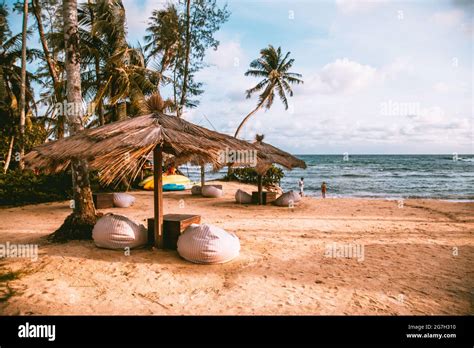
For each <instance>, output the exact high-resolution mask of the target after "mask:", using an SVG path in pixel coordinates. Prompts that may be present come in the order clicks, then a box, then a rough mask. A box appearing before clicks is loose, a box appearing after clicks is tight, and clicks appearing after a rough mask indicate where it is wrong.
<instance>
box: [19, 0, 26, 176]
mask: <svg viewBox="0 0 474 348" xmlns="http://www.w3.org/2000/svg"><path fill="white" fill-rule="evenodd" d="M27 30H28V0H24V3H23V32H22V38H21V89H20V162H19V166H20V169H22V170H23V169H24V168H25V162H24V160H23V157H24V156H25V123H26V105H25V104H26V100H25V99H26V34H27Z"/></svg>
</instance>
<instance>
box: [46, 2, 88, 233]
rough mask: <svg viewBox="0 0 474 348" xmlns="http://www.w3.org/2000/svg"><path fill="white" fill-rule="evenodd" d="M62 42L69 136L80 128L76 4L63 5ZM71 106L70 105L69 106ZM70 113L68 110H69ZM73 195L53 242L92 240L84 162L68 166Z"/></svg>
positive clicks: (86, 167)
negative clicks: (70, 112) (71, 210)
mask: <svg viewBox="0 0 474 348" xmlns="http://www.w3.org/2000/svg"><path fill="white" fill-rule="evenodd" d="M63 19H64V42H65V50H66V61H65V68H66V76H67V89H66V91H67V100H68V103H73V104H74V105H75V107H74V108H72V109H73V112H72V114H68V115H67V119H68V122H69V126H70V129H71V133H72V134H74V133H77V132H79V131H81V130H82V129H83V128H84V127H83V125H82V111H81V110H82V108H81V107H80V105H81V102H82V94H81V70H80V69H81V67H80V53H79V34H78V22H77V0H64V1H63ZM70 105H71V104H70ZM68 109H71V108H68ZM71 170H72V182H73V191H74V208H73V212H72V214H71V215H69V216H68V217H67V218H66V220H65V221H64V223H63V225H62V226H61V227H60V228H59V229H58V230H57V231H56V232H54V233H53V235H51V239H53V240H68V239H91V238H92V228H93V226H94V224H95V222H96V215H95V208H94V203H93V201H92V191H91V188H90V183H89V168H88V164H87V161H85V160H73V161H72V162H71Z"/></svg>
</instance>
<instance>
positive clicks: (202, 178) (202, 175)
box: [201, 165, 206, 187]
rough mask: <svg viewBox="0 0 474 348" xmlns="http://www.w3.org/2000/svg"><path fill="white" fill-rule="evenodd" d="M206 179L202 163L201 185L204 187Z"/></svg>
mask: <svg viewBox="0 0 474 348" xmlns="http://www.w3.org/2000/svg"><path fill="white" fill-rule="evenodd" d="M205 183H206V181H205V180H204V165H202V166H201V187H204V184H205Z"/></svg>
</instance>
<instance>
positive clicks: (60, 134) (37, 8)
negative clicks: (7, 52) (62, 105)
mask: <svg viewBox="0 0 474 348" xmlns="http://www.w3.org/2000/svg"><path fill="white" fill-rule="evenodd" d="M31 4H32V5H33V6H32V9H33V14H34V15H35V18H36V23H37V24H38V33H39V37H40V41H41V46H42V47H43V53H44V57H45V59H46V63H47V65H48V71H49V75H50V76H51V79H52V80H53V89H54V95H55V98H56V102H61V92H60V87H61V86H60V84H61V83H60V81H59V76H58V73H57V71H56V65H55V62H54V60H53V58H52V57H51V52H50V51H49V47H48V41H47V40H46V36H45V33H44V26H43V19H42V18H41V5H40V4H39V2H38V0H33V1H32V2H31ZM56 137H57V138H58V139H62V138H64V116H62V115H58V119H57V133H56Z"/></svg>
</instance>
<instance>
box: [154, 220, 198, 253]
mask: <svg viewBox="0 0 474 348" xmlns="http://www.w3.org/2000/svg"><path fill="white" fill-rule="evenodd" d="M200 223H201V216H200V215H191V214H166V215H163V248H164V249H172V250H176V248H177V244H178V238H179V236H180V235H181V233H183V232H184V230H185V229H186V228H187V227H188V226H189V225H191V224H200ZM154 236H155V235H154V219H153V218H150V219H148V242H149V243H150V244H153V243H154V239H155V237H154Z"/></svg>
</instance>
